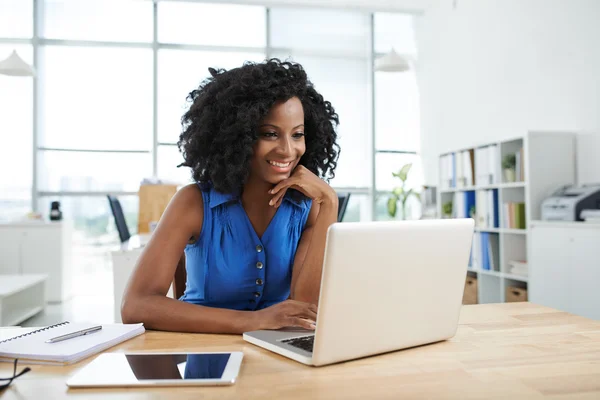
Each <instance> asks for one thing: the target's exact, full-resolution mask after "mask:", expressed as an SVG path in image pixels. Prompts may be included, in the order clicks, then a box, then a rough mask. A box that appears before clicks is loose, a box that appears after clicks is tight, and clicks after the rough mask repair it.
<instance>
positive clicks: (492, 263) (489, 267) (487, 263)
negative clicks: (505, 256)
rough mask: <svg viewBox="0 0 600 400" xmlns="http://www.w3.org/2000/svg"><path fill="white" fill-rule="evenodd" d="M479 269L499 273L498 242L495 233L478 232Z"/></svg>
mask: <svg viewBox="0 0 600 400" xmlns="http://www.w3.org/2000/svg"><path fill="white" fill-rule="evenodd" d="M479 235H480V237H481V240H480V243H481V269H483V270H486V271H500V262H499V260H500V242H499V236H498V234H496V233H489V232H480V233H479Z"/></svg>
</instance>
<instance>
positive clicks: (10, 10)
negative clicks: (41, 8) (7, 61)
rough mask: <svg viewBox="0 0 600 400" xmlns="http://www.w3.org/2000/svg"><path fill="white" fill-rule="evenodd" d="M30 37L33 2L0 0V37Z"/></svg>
mask: <svg viewBox="0 0 600 400" xmlns="http://www.w3.org/2000/svg"><path fill="white" fill-rule="evenodd" d="M32 36H33V1H32V0H0V37H8V38H30V37H32ZM2 59H4V58H2Z"/></svg>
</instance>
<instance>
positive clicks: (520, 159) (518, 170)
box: [515, 147, 525, 182]
mask: <svg viewBox="0 0 600 400" xmlns="http://www.w3.org/2000/svg"><path fill="white" fill-rule="evenodd" d="M515 180H516V181H517V182H523V181H524V180H525V160H524V154H523V148H522V147H521V148H520V149H519V151H517V152H516V153H515Z"/></svg>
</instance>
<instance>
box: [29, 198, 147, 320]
mask: <svg viewBox="0 0 600 400" xmlns="http://www.w3.org/2000/svg"><path fill="white" fill-rule="evenodd" d="M118 199H119V202H120V203H121V207H122V208H123V213H124V215H125V220H126V221H127V226H128V228H129V231H130V233H131V234H132V235H133V234H134V233H136V232H137V218H138V198H137V196H119V197H118ZM52 201H59V202H60V208H61V210H62V212H63V218H64V219H65V220H68V221H71V223H72V224H73V235H72V243H73V246H72V247H71V249H72V254H71V255H72V259H71V263H72V265H73V266H74V268H73V271H72V276H71V279H72V282H73V283H74V284H73V285H72V287H73V295H74V296H85V297H84V298H85V299H93V298H97V299H99V301H100V302H102V303H106V300H104V298H105V297H108V298H109V299H112V295H111V294H110V292H109V293H107V290H110V288H111V287H112V285H113V283H112V279H113V274H112V267H111V265H112V264H111V260H110V258H111V255H110V251H111V250H117V249H118V248H119V235H118V233H117V228H116V225H115V221H114V217H113V215H112V212H111V210H110V206H109V204H108V200H107V198H106V197H105V196H93V197H91V196H83V197H72V196H62V197H55V196H49V197H41V198H40V199H39V202H38V209H39V210H40V212H41V213H42V214H43V215H44V216H46V215H48V213H49V212H50V204H51V202H52ZM91 296H103V297H91ZM84 298H79V299H78V301H77V302H75V304H73V306H75V307H86V308H87V309H88V310H89V304H80V303H81V301H80V300H83V299H84ZM97 309H98V310H99V311H103V310H105V309H106V307H102V306H99V305H98V307H97ZM112 310H113V308H112V307H111V308H110V311H111V315H110V319H108V321H111V320H112Z"/></svg>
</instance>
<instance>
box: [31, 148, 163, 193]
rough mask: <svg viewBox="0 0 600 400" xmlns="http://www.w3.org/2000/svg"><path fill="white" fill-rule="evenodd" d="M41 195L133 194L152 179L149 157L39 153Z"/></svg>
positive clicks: (148, 155) (54, 152) (55, 152)
mask: <svg viewBox="0 0 600 400" xmlns="http://www.w3.org/2000/svg"><path fill="white" fill-rule="evenodd" d="M38 174H39V175H38V176H39V189H40V190H41V191H52V192H54V191H86V192H87V191H114V192H118V191H127V192H129V191H137V190H138V189H139V187H140V182H141V180H142V179H143V178H145V177H148V176H151V175H152V157H151V155H150V154H149V153H148V154H135V153H133V154H132V153H80V152H61V151H40V152H39V164H38Z"/></svg>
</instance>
